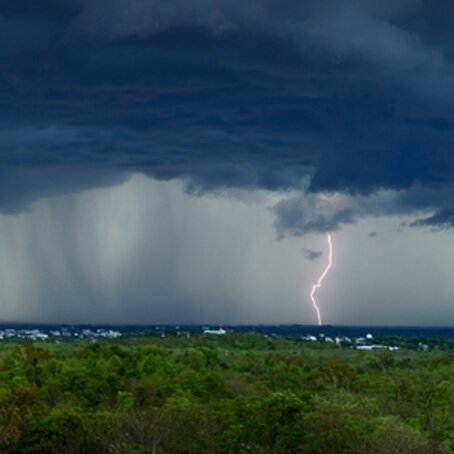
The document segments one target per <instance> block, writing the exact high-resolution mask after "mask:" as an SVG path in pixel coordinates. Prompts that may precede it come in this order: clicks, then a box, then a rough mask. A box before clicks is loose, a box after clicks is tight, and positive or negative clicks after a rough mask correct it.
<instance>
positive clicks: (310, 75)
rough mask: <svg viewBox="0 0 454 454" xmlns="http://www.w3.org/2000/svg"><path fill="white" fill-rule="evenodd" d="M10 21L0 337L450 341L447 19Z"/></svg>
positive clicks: (291, 14)
mask: <svg viewBox="0 0 454 454" xmlns="http://www.w3.org/2000/svg"><path fill="white" fill-rule="evenodd" d="M435 4H436V7H434V2H428V1H423V0H411V1H410V0H393V1H391V0H317V1H306V2H301V1H296V0H284V1H283V0H280V1H277V0H257V1H255V2H252V3H251V4H246V3H245V2H243V1H239V0H175V1H172V2H168V1H165V0H42V1H41V2H34V1H31V0H24V1H23V2H21V5H20V6H19V5H17V4H15V3H13V2H2V4H1V5H0V321H2V320H3V321H13V320H19V321H31V322H33V321H40V322H65V323H77V322H84V323H144V324H154V323H202V324H203V323H212V324H227V323H229V324H241V323H302V324H313V323H316V317H315V313H314V310H313V308H312V306H311V304H310V300H309V292H310V290H311V287H312V285H313V284H314V283H315V282H316V281H317V278H318V276H319V275H320V274H321V272H322V271H323V269H324V267H325V266H326V264H327V259H328V257H327V243H326V234H327V233H331V235H332V238H333V248H334V262H333V267H332V269H331V270H330V273H329V274H328V275H327V276H326V278H325V280H324V281H323V287H322V288H321V289H320V290H319V291H318V293H317V300H318V302H319V305H320V309H321V312H322V318H323V321H324V322H325V323H330V324H351V325H355V324H385V325H452V324H453V323H454V241H453V239H454V237H453V227H454V153H453V151H452V150H451V147H452V144H453V143H454V140H453V139H454V128H453V126H454V82H453V81H454V65H453V62H454V31H453V29H452V26H451V20H450V19H451V17H452V15H453V14H454V4H452V2H450V1H445V0H437V1H436V2H435Z"/></svg>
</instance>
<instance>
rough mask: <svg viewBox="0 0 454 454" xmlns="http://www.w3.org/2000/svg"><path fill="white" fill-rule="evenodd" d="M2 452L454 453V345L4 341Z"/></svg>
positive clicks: (192, 339)
mask: <svg viewBox="0 0 454 454" xmlns="http://www.w3.org/2000/svg"><path fill="white" fill-rule="evenodd" d="M0 452H1V453H78V454H79V453H112V454H114V453H182V454H183V453H188V454H189V453H320V454H327V453H336V454H339V453H349V454H351V453H361V454H363V453H453V452H454V352H453V351H452V350H449V349H442V348H438V349H437V348H434V349H431V350H430V351H425V352H424V351H418V350H415V349H411V348H402V349H400V350H398V351H392V352H391V351H387V350H382V351H359V350H355V349H352V348H348V347H340V346H336V345H329V344H323V343H310V342H304V341H302V340H301V339H297V338H285V337H279V336H276V337H266V336H264V335H260V334H254V333H244V334H235V333H227V334H225V335H224V336H208V335H201V334H200V335H194V334H192V335H190V336H189V335H182V336H176V335H175V333H168V334H167V335H166V336H165V337H159V336H156V335H153V333H148V334H146V333H144V334H142V335H130V336H124V337H121V338H119V339H102V340H96V341H94V340H91V339H84V340H60V341H53V342H28V341H18V340H15V341H4V342H3V343H1V344H0Z"/></svg>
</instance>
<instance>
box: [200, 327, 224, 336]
mask: <svg viewBox="0 0 454 454" xmlns="http://www.w3.org/2000/svg"><path fill="white" fill-rule="evenodd" d="M226 332H227V331H226V330H225V329H222V328H219V329H205V330H203V334H218V335H220V334H225V333H226Z"/></svg>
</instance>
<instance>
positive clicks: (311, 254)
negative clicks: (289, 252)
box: [303, 248, 323, 261]
mask: <svg viewBox="0 0 454 454" xmlns="http://www.w3.org/2000/svg"><path fill="white" fill-rule="evenodd" d="M303 255H304V257H305V258H306V259H307V260H310V261H312V260H316V259H318V258H320V257H321V256H322V255H323V253H322V251H314V250H312V249H308V248H304V249H303Z"/></svg>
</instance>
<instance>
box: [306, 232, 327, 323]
mask: <svg viewBox="0 0 454 454" xmlns="http://www.w3.org/2000/svg"><path fill="white" fill-rule="evenodd" d="M326 239H327V240H328V246H329V252H328V265H327V266H326V268H325V270H324V271H323V273H322V274H321V276H320V277H319V278H318V281H317V283H316V284H314V285H313V286H312V290H311V293H310V297H311V301H312V306H314V309H315V313H316V314H317V322H318V324H319V326H321V324H322V317H321V315H320V308H319V307H318V304H317V301H316V299H315V292H316V291H317V290H318V289H319V288H320V287H321V286H322V281H323V279H325V276H326V275H327V274H328V272H329V270H330V269H331V267H332V266H333V243H332V242H331V235H330V234H329V233H327V234H326Z"/></svg>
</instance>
